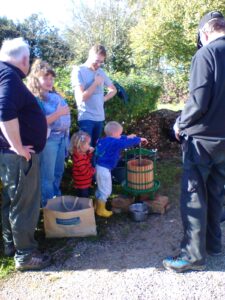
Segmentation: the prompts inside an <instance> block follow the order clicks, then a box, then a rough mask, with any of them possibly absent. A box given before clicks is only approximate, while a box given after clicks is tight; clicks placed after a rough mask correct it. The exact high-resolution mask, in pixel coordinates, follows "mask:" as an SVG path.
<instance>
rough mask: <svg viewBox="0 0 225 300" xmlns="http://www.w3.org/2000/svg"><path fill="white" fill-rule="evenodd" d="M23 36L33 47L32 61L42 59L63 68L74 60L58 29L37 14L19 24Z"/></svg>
mask: <svg viewBox="0 0 225 300" xmlns="http://www.w3.org/2000/svg"><path fill="white" fill-rule="evenodd" d="M18 30H19V31H20V33H21V35H22V36H23V37H24V38H25V39H26V40H27V41H28V42H29V44H30V46H31V59H32V60H33V59H34V58H36V57H38V58H42V59H43V60H46V61H47V62H49V63H50V64H51V65H52V66H53V67H60V66H61V67H63V66H65V64H67V63H68V62H69V61H71V60H72V58H73V53H72V51H71V49H70V46H69V45H68V43H67V42H66V41H65V40H63V38H62V37H61V36H60V35H59V31H58V29H57V28H54V27H53V28H52V27H50V26H49V25H48V22H47V21H46V20H45V19H43V18H40V17H39V16H38V15H37V14H33V15H31V16H30V17H29V18H27V19H25V21H24V22H23V23H20V24H18Z"/></svg>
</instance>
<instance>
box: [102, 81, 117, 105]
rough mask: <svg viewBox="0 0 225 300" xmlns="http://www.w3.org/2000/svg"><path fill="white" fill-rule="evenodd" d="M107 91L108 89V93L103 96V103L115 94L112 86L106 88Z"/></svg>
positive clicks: (114, 88)
mask: <svg viewBox="0 0 225 300" xmlns="http://www.w3.org/2000/svg"><path fill="white" fill-rule="evenodd" d="M107 89H108V93H107V94H106V95H105V97H104V101H108V100H109V99H111V98H112V97H114V96H115V95H116V93H117V89H116V87H115V86H114V85H113V84H112V85H110V86H108V87H107Z"/></svg>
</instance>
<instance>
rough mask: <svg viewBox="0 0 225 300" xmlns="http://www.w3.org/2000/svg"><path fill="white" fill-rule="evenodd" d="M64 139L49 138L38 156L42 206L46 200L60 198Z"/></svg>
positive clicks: (64, 152)
mask: <svg viewBox="0 0 225 300" xmlns="http://www.w3.org/2000/svg"><path fill="white" fill-rule="evenodd" d="M65 155H66V138H65V136H61V135H53V136H50V137H49V138H48V140H47V142H46V145H45V148H44V150H43V151H42V153H41V155H40V164H41V191H42V206H43V207H44V206H45V205H46V204H47V201H48V199H52V198H53V197H54V196H60V195H61V190H60V183H61V180H62V176H63V172H64V162H65Z"/></svg>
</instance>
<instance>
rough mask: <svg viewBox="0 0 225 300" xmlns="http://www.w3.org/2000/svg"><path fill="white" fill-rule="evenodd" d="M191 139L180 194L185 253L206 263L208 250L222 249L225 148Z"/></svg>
mask: <svg viewBox="0 0 225 300" xmlns="http://www.w3.org/2000/svg"><path fill="white" fill-rule="evenodd" d="M204 143H205V142H203V143H201V141H197V140H193V139H190V138H189V139H188V141H184V144H183V176H182V184H181V185H182V188H181V198H180V209H181V218H182V222H183V229H184V237H183V240H182V242H181V254H182V255H183V256H184V258H185V259H187V260H188V261H191V262H197V263H204V262H205V258H206V252H207V250H208V251H211V252H219V251H221V229H220V219H221V213H222V206H223V202H224V184H225V149H223V148H224V147H220V146H219V145H218V142H217V144H216V143H215V145H213V144H214V143H213V142H212V143H211V145H209V147H208V148H207V150H206V147H205V144H204Z"/></svg>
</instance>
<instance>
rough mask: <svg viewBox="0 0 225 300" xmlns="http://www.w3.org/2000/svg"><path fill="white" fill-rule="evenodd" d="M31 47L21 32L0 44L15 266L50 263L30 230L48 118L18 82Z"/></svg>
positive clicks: (1, 159) (0, 172)
mask: <svg viewBox="0 0 225 300" xmlns="http://www.w3.org/2000/svg"><path fill="white" fill-rule="evenodd" d="M29 58H30V51H29V46H28V44H27V43H26V42H25V41H24V40H23V39H22V38H15V39H11V40H5V41H3V43H2V47H1V50H0V129H1V131H0V177H1V181H2V184H3V191H2V232H3V243H4V251H5V255H7V256H14V259H15V267H16V269H18V270H21V271H23V270H38V269H42V268H44V267H46V266H48V265H49V264H50V259H49V257H48V256H47V255H43V254H41V253H39V252H38V251H37V242H36V240H35V239H34V232H35V228H36V226H37V222H38V218H39V211H40V199H41V197H40V183H39V157H38V153H39V152H40V151H42V149H43V148H44V145H45V142H46V134H47V124H46V118H45V116H44V114H43V113H42V110H41V108H40V107H39V105H38V103H37V101H36V99H35V97H34V96H33V94H32V93H31V92H30V91H29V90H28V89H27V87H26V86H25V84H24V83H23V78H25V77H26V75H27V74H28V71H29V66H30V63H29Z"/></svg>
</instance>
